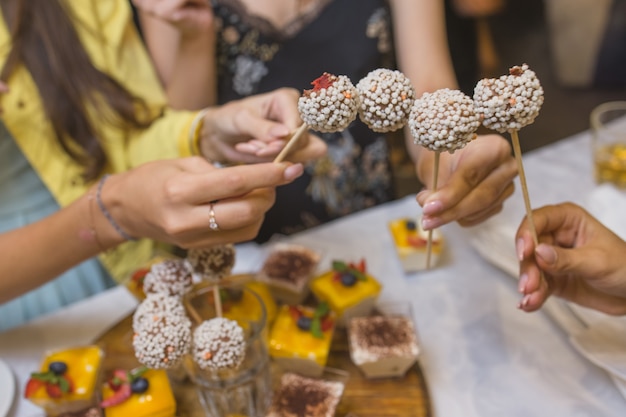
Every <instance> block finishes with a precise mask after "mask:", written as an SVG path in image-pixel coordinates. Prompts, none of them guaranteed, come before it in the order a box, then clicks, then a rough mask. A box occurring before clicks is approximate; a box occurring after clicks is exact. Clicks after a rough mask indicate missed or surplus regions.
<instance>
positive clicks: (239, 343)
mask: <svg viewBox="0 0 626 417" xmlns="http://www.w3.org/2000/svg"><path fill="white" fill-rule="evenodd" d="M192 353H193V359H194V361H195V362H196V364H198V366H199V367H200V369H205V370H207V369H208V370H219V369H234V368H237V367H239V365H241V363H242V362H243V359H244V356H245V353H246V341H245V338H244V335H243V329H242V328H241V326H239V324H238V323H237V322H236V321H234V320H230V319H226V318H223V317H216V318H213V319H211V320H206V321H204V322H203V323H202V324H200V325H199V326H198V327H196V329H195V330H194V332H193V347H192Z"/></svg>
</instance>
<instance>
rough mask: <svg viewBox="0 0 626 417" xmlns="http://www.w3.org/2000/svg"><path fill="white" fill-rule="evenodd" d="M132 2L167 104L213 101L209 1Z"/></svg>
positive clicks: (199, 105) (188, 106)
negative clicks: (165, 95)
mask: <svg viewBox="0 0 626 417" xmlns="http://www.w3.org/2000/svg"><path fill="white" fill-rule="evenodd" d="M133 2H134V4H135V6H136V7H137V9H138V10H139V18H140V23H141V28H142V31H143V34H144V38H145V41H146V45H147V48H148V51H149V52H150V56H151V57H152V60H153V62H154V64H155V67H156V69H157V73H158V75H159V78H160V79H161V82H162V83H163V85H164V87H165V91H166V94H167V98H168V102H169V105H170V106H171V107H172V108H175V109H200V108H203V107H207V106H210V105H213V104H215V103H216V102H217V99H216V74H215V30H214V21H213V13H212V10H211V7H210V4H209V2H208V1H206V0H191V1H189V0H173V1H172V0H133Z"/></svg>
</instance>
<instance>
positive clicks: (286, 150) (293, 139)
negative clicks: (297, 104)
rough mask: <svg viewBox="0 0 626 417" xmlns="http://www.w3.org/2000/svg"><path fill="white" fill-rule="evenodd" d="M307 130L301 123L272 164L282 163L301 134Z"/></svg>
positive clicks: (304, 124) (305, 125)
mask: <svg viewBox="0 0 626 417" xmlns="http://www.w3.org/2000/svg"><path fill="white" fill-rule="evenodd" d="M307 130H308V126H307V124H306V123H302V124H301V125H300V127H299V128H298V130H296V131H295V133H294V134H293V136H292V137H291V139H289V142H287V144H286V145H285V147H284V148H283V150H282V151H280V153H279V154H278V155H277V156H276V158H274V162H282V160H283V159H285V157H286V156H287V154H289V152H291V149H293V147H294V146H295V145H296V144H297V143H298V140H300V138H301V137H302V134H303V133H304V132H306V131H307Z"/></svg>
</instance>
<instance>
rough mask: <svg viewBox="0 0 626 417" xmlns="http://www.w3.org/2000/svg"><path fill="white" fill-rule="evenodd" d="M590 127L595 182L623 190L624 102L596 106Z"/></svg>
mask: <svg viewBox="0 0 626 417" xmlns="http://www.w3.org/2000/svg"><path fill="white" fill-rule="evenodd" d="M590 124H591V133H592V143H593V158H594V159H593V164H594V174H595V179H596V182H597V183H605V182H608V183H612V184H614V185H616V186H617V187H620V188H625V189H626V101H611V102H608V103H603V104H600V105H599V106H598V107H596V108H594V109H593V110H592V112H591V116H590Z"/></svg>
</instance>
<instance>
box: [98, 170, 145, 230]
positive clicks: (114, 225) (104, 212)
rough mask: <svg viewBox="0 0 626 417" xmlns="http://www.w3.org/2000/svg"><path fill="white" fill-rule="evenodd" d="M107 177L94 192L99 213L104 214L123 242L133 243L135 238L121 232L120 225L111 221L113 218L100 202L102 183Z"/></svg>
mask: <svg viewBox="0 0 626 417" xmlns="http://www.w3.org/2000/svg"><path fill="white" fill-rule="evenodd" d="M108 177H109V175H108V174H106V175H104V176H103V177H102V179H101V180H100V182H99V183H98V190H97V191H96V202H97V203H98V207H100V211H101V212H102V214H104V217H106V218H107V220H108V221H109V223H110V224H111V226H113V228H114V229H115V231H116V232H117V233H119V235H120V236H122V237H123V238H124V239H125V240H131V241H135V240H137V238H134V237H132V236H130V235H129V234H128V233H126V232H125V231H123V230H122V228H121V227H120V225H119V224H117V222H116V221H115V220H113V216H111V213H109V210H107V208H106V207H105V206H104V203H103V202H102V197H101V194H102V187H103V186H104V182H105V181H106V180H107V178H108Z"/></svg>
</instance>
